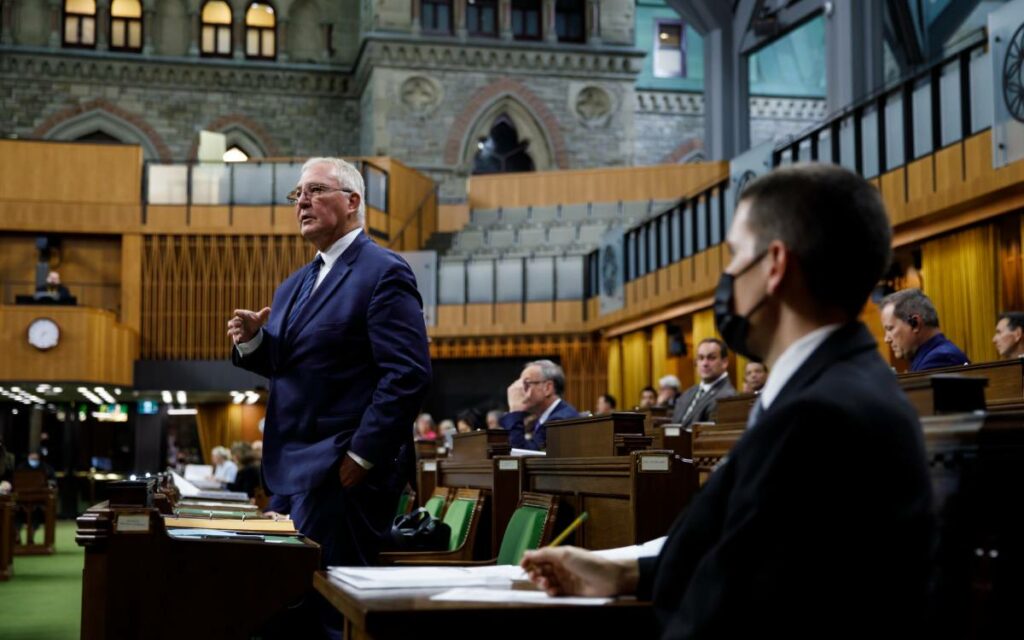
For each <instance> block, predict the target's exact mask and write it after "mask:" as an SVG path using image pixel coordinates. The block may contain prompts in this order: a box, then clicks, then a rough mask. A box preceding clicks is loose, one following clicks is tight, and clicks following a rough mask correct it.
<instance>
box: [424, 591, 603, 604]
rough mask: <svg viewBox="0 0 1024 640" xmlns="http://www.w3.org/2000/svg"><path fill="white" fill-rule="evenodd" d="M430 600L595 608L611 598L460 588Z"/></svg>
mask: <svg viewBox="0 0 1024 640" xmlns="http://www.w3.org/2000/svg"><path fill="white" fill-rule="evenodd" d="M430 599H431V600H437V601H440V602H500V603H502V604H506V603H509V602H518V603H523V604H557V605H577V606H579V605H584V606H587V605H589V606H595V605H602V604H608V603H609V602H611V601H612V599H611V598H583V597H578V596H577V597H567V596H559V597H552V596H549V595H548V594H546V593H544V592H543V591H525V590H523V589H479V588H475V589H473V588H466V587H461V588H458V589H449V590H448V591H445V592H444V593H439V594H437V595H434V596H431V597H430Z"/></svg>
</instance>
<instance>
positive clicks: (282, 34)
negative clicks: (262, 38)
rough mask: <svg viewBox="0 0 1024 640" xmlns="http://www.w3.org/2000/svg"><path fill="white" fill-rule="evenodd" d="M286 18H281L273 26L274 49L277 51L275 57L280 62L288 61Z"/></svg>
mask: <svg viewBox="0 0 1024 640" xmlns="http://www.w3.org/2000/svg"><path fill="white" fill-rule="evenodd" d="M287 45H288V20H287V19H286V18H281V19H279V20H278V21H277V26H276V27H275V28H274V51H276V52H277V59H278V60H280V61H281V62H288V47H287Z"/></svg>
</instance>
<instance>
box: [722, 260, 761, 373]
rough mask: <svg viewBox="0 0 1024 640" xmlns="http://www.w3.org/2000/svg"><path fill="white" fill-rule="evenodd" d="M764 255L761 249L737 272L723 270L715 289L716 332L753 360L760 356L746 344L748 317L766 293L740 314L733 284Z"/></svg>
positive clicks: (758, 359)
mask: <svg viewBox="0 0 1024 640" xmlns="http://www.w3.org/2000/svg"><path fill="white" fill-rule="evenodd" d="M766 255H768V251H767V250H765V251H762V252H761V254H760V255H758V256H757V257H756V258H754V259H753V260H751V261H750V263H749V264H747V266H745V267H743V269H741V270H740V272H739V273H736V274H732V273H724V272H723V273H722V277H721V278H719V280H718V287H717V288H716V289H715V303H714V310H715V326H716V327H718V333H720V334H721V335H722V339H723V340H725V344H727V345H729V348H730V349H732V350H733V351H735V352H736V353H738V354H740V355H741V356H743V357H745V358H749V359H750V360H753V361H754V362H760V361H761V356H759V355H757V354H754V353H751V351H750V346H749V345H748V344H747V336H748V334H749V333H750V320H749V318H750V316H752V315H753V314H754V312H755V311H757V310H758V309H759V308H761V305H763V304H764V303H765V302H767V301H768V294H765V295H764V296H763V297H762V298H761V300H759V301H758V303H757V304H755V305H754V306H753V308H752V309H751V310H750V311H748V312H747V315H745V316H741V315H739V314H738V313H736V311H735V309H736V300H735V290H734V287H733V284H734V283H735V281H736V278H738V277H740V276H742V275H743V274H744V273H746V272H747V271H750V270H751V269H753V268H754V266H755V265H757V263H759V262H761V260H762V259H764V257H765V256H766Z"/></svg>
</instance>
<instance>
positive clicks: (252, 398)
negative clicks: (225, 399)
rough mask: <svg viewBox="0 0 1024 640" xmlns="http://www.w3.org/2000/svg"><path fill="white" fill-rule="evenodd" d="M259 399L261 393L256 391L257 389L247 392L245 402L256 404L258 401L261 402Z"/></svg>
mask: <svg viewBox="0 0 1024 640" xmlns="http://www.w3.org/2000/svg"><path fill="white" fill-rule="evenodd" d="M259 399H260V394H258V393H256V392H255V391H246V392H245V404H256V403H257V402H259Z"/></svg>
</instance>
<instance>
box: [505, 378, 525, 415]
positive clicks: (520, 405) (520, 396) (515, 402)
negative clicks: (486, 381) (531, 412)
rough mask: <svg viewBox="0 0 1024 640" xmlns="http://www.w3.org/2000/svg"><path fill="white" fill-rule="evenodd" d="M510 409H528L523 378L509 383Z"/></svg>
mask: <svg viewBox="0 0 1024 640" xmlns="http://www.w3.org/2000/svg"><path fill="white" fill-rule="evenodd" d="M508 410H509V411H526V387H525V386H523V380H522V379H521V378H516V381H515V382H513V383H512V384H510V385H508Z"/></svg>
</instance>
